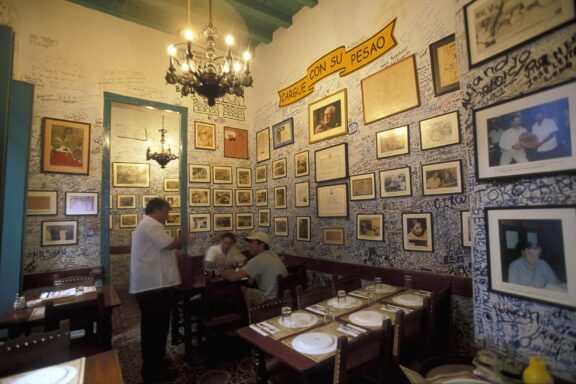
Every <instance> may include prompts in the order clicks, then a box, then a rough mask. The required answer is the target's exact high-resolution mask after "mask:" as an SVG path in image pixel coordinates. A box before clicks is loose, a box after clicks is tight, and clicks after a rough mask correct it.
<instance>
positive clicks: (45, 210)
mask: <svg viewBox="0 0 576 384" xmlns="http://www.w3.org/2000/svg"><path fill="white" fill-rule="evenodd" d="M26 214H27V215H28V216H48V215H56V214H58V192H57V191H28V193H27V195H26Z"/></svg>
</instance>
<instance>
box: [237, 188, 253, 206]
mask: <svg viewBox="0 0 576 384" xmlns="http://www.w3.org/2000/svg"><path fill="white" fill-rule="evenodd" d="M235 192H236V206H237V207H250V206H252V205H253V197H252V190H251V189H237V190H235Z"/></svg>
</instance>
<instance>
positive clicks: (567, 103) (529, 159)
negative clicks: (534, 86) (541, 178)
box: [474, 81, 576, 180]
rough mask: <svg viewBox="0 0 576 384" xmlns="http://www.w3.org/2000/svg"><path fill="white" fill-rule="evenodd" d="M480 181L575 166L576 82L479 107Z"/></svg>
mask: <svg viewBox="0 0 576 384" xmlns="http://www.w3.org/2000/svg"><path fill="white" fill-rule="evenodd" d="M474 122H475V132H474V136H475V139H476V140H475V142H476V156H477V158H476V172H477V176H478V179H479V180H488V179H498V178H511V177H520V176H524V175H536V174H551V173H558V172H566V171H573V170H574V169H576V81H570V82H568V83H564V84H562V85H559V86H555V87H551V88H547V89H545V90H541V91H538V92H535V93H531V94H527V95H522V96H519V97H516V98H514V99H511V100H507V101H505V102H502V103H498V104H494V105H490V106H487V107H484V108H481V109H478V110H475V111H474Z"/></svg>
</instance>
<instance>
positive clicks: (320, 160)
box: [314, 143, 348, 183]
mask: <svg viewBox="0 0 576 384" xmlns="http://www.w3.org/2000/svg"><path fill="white" fill-rule="evenodd" d="M314 164H315V165H316V182H317V183H321V182H323V181H330V180H339V179H344V178H346V177H348V143H340V144H336V145H333V146H331V147H327V148H323V149H319V150H317V151H316V152H314Z"/></svg>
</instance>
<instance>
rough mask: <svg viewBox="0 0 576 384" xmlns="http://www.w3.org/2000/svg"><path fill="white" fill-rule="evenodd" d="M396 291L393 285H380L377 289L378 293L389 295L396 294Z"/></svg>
mask: <svg viewBox="0 0 576 384" xmlns="http://www.w3.org/2000/svg"><path fill="white" fill-rule="evenodd" d="M395 290H396V287H395V286H393V285H388V284H380V286H379V287H377V288H376V293H389V292H394V291H395Z"/></svg>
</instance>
